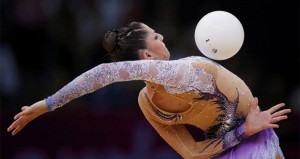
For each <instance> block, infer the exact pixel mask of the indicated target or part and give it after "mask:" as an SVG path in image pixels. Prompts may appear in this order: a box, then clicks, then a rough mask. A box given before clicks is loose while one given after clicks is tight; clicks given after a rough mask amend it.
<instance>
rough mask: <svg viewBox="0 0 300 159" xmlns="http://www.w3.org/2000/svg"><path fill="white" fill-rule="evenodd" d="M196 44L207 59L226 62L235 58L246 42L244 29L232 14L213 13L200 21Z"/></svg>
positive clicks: (196, 31) (196, 33) (197, 28)
mask: <svg viewBox="0 0 300 159" xmlns="http://www.w3.org/2000/svg"><path fill="white" fill-rule="evenodd" d="M195 42H196V45H197V47H198V49H199V50H200V52H201V53H203V54H204V55H205V56H206V57H208V58H211V59H214V60H225V59H228V58H230V57H232V56H234V55H235V54H236V53H237V52H238V51H239V50H240V49H241V47H242V44H243V42H244V29H243V26H242V24H241V23H240V21H239V20H238V19H237V18H236V17H235V16H234V15H232V14H231V13H228V12H225V11H213V12H210V13H208V14H206V15H205V16H204V17H202V18H201V19H200V21H199V22H198V24H197V26H196V29H195Z"/></svg>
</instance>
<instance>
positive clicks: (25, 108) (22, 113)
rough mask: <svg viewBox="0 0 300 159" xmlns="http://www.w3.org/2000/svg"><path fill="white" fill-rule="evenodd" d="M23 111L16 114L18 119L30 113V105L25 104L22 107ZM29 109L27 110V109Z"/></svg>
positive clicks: (15, 117)
mask: <svg viewBox="0 0 300 159" xmlns="http://www.w3.org/2000/svg"><path fill="white" fill-rule="evenodd" d="M21 110H22V111H21V112H20V113H18V114H17V115H15V116H14V119H15V120H17V119H19V118H20V117H21V116H23V115H26V114H28V113H29V107H28V106H24V107H22V108H21ZM26 110H27V111H26Z"/></svg>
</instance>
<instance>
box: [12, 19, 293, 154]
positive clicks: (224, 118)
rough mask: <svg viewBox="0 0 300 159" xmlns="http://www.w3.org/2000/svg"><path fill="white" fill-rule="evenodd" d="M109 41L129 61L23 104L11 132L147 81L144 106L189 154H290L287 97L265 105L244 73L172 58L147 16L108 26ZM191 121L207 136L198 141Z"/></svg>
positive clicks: (107, 66)
mask: <svg viewBox="0 0 300 159" xmlns="http://www.w3.org/2000/svg"><path fill="white" fill-rule="evenodd" d="M103 46H104V47H105V49H106V50H107V51H108V52H109V55H110V56H111V58H112V60H115V61H123V62H113V63H106V64H100V65H98V66H96V67H95V68H93V69H91V70H89V71H87V72H85V73H83V74H82V75H80V76H78V77H77V78H75V79H74V80H73V81H72V82H70V83H69V84H67V85H66V86H64V87H63V88H62V89H60V90H59V91H58V92H56V93H55V94H54V95H52V96H49V97H48V98H47V99H45V100H41V101H39V102H37V103H34V104H33V105H31V106H30V107H28V106H24V107H22V111H21V112H20V113H18V114H17V115H16V116H15V117H14V119H15V121H14V122H13V123H12V124H11V125H10V126H9V128H8V131H9V132H10V131H12V135H15V134H17V133H18V132H19V131H20V130H22V129H23V128H24V126H26V125H27V124H28V123H29V122H30V121H32V120H33V119H35V118H37V117H38V116H40V115H42V114H44V113H46V112H48V111H53V110H55V109H56V108H59V107H61V106H63V105H65V104H67V103H68V102H69V101H71V100H73V99H75V98H78V97H80V96H82V95H85V94H87V93H91V92H93V91H95V90H97V89H100V88H102V87H104V86H106V85H109V84H112V83H114V82H123V81H132V80H144V81H145V83H146V87H145V88H143V89H142V90H141V92H140V95H139V97H138V102H139V105H140V108H141V110H142V112H143V113H144V115H145V117H146V118H147V120H148V121H149V123H150V124H151V125H152V126H153V127H154V128H155V129H156V131H157V132H158V133H159V134H160V136H161V137H162V138H163V139H164V140H165V141H166V142H167V143H168V144H169V145H170V146H171V147H172V148H173V149H174V150H176V151H177V152H178V153H179V154H180V155H181V156H182V157H183V158H214V157H215V158H244V159H245V158H284V156H283V154H282V152H281V149H280V147H279V142H278V138H277V136H276V134H275V133H274V131H273V129H272V128H278V127H279V126H278V124H277V122H279V121H281V120H284V119H287V116H286V114H287V113H289V112H290V111H291V110H290V109H283V110H280V111H279V109H280V108H281V107H283V106H284V104H283V103H281V104H277V105H275V106H273V107H271V108H270V109H269V110H267V111H260V110H259V107H258V99H257V98H254V97H253V96H252V94H251V91H250V90H249V88H248V87H247V86H246V85H245V83H244V82H243V81H242V80H241V79H240V78H238V77H237V76H236V75H234V74H233V73H231V72H229V71H228V70H226V69H225V68H223V67H222V66H220V65H219V64H217V63H215V62H213V61H210V60H208V59H206V58H203V57H187V58H183V59H179V60H172V61H169V58H170V53H169V51H168V49H167V48H166V46H165V44H164V43H163V36H162V35H160V34H158V33H156V32H155V31H154V30H153V29H151V28H150V27H148V26H147V25H145V24H143V23H139V22H132V23H130V24H129V25H128V26H125V27H122V28H120V29H118V30H112V31H109V32H108V33H107V34H106V35H105V37H104V40H103ZM185 124H190V125H194V126H196V127H198V128H199V129H201V130H203V131H204V132H205V133H206V136H207V138H206V139H205V140H204V141H199V142H198V141H195V139H194V138H193V137H192V136H191V134H190V133H189V132H188V130H187V129H186V128H185V126H184V125H185Z"/></svg>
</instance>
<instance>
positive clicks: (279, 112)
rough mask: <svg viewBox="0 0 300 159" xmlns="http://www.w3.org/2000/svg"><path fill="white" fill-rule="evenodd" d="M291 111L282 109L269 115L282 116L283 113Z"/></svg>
mask: <svg viewBox="0 0 300 159" xmlns="http://www.w3.org/2000/svg"><path fill="white" fill-rule="evenodd" d="M291 111H292V110H291V109H283V110H280V111H278V112H275V113H273V114H272V115H271V116H272V118H274V117H278V116H282V115H284V114H287V113H290V112H291Z"/></svg>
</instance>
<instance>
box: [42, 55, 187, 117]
mask: <svg viewBox="0 0 300 159" xmlns="http://www.w3.org/2000/svg"><path fill="white" fill-rule="evenodd" d="M189 70H190V64H189V63H188V62H184V61H180V60H174V61H154V60H139V61H126V62H116V63H108V64H100V65H98V66H96V67H94V68H92V69H91V70H88V71H87V72H85V73H83V74H81V75H80V76H78V77H77V78H75V79H74V80H73V81H71V82H70V83H68V84H67V85H65V86H64V87H63V88H61V89H60V90H59V91H58V92H56V93H55V94H54V95H52V96H49V97H48V98H47V99H46V104H47V107H48V109H49V111H53V110H55V109H56V108H58V107H61V106H63V105H65V104H66V103H68V102H69V101H71V100H73V99H75V98H78V97H80V96H83V95H85V94H88V93H91V92H94V91H95V90H97V89H100V88H102V87H104V86H106V85H109V84H111V83H114V82H123V81H133V80H145V81H150V82H155V83H157V84H161V85H164V86H170V87H176V86H178V85H180V86H184V85H185V84H186V79H188V74H189Z"/></svg>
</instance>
